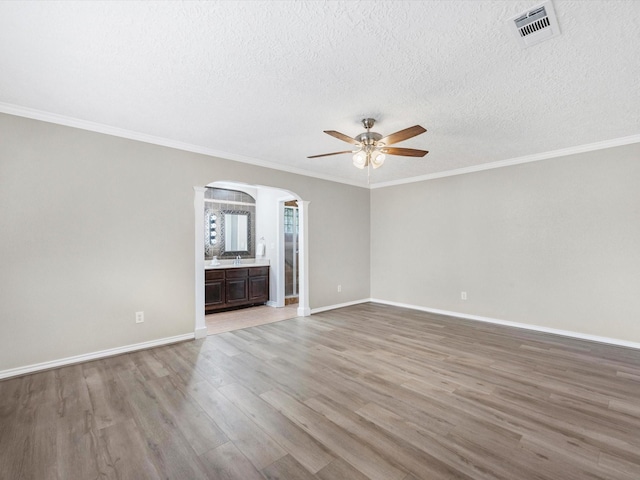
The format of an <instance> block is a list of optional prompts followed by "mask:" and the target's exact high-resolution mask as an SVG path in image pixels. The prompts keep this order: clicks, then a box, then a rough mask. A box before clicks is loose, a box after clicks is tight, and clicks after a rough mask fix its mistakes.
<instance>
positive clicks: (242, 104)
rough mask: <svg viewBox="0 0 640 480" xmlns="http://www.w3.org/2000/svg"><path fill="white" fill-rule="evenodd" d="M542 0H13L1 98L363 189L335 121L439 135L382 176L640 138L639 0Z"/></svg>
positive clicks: (3, 43)
mask: <svg viewBox="0 0 640 480" xmlns="http://www.w3.org/2000/svg"><path fill="white" fill-rule="evenodd" d="M537 3H538V2H536V1H535V0H534V1H489V2H484V1H475V2H470V1H450V0H447V1H429V2H409V1H403V2H395V1H390V2H360V1H349V2H309V1H296V2H272V1H268V2H245V1H242V2H232V1H224V2H184V3H183V2H151V1H147V2H97V1H92V2H53V1H47V2H0V102H1V103H3V104H5V106H6V105H7V104H8V105H17V106H20V107H26V108H31V109H36V110H40V111H44V112H50V113H53V114H58V115H62V116H65V117H70V118H74V119H80V120H86V121H91V122H97V123H100V124H105V125H109V126H114V127H119V128H122V129H126V130H130V131H133V132H139V133H142V134H148V135H153V136H156V137H162V138H166V139H169V140H174V141H179V142H184V143H187V144H192V145H196V146H200V147H204V148H206V149H209V150H211V151H215V152H219V154H220V155H221V156H226V157H228V158H232V159H238V158H242V157H247V158H249V159H255V160H257V161H262V162H271V163H277V164H281V165H282V166H283V168H295V169H302V170H305V171H308V172H312V173H315V174H318V175H325V176H331V177H332V178H336V179H340V180H342V181H346V182H349V183H361V184H365V185H366V182H367V179H366V176H367V174H366V172H363V171H361V170H357V169H356V168H354V167H353V166H352V164H351V160H350V156H349V155H340V156H334V157H327V158H323V159H312V160H310V159H307V158H306V157H307V156H308V155H313V154H320V153H327V152H333V151H340V150H348V149H349V145H348V144H346V143H343V142H341V141H339V140H337V139H334V138H332V137H330V136H328V135H325V134H324V133H322V131H323V130H338V131H340V132H343V133H345V134H348V135H351V136H355V135H356V134H358V133H360V132H361V131H362V130H363V129H362V127H361V125H360V124H359V120H360V119H361V118H362V117H363V116H373V117H374V118H376V119H377V120H378V123H377V124H376V128H374V130H375V131H378V132H380V133H382V134H389V133H392V132H395V131H397V130H400V129H403V128H406V127H409V126H411V125H414V124H421V125H422V126H424V127H425V128H427V130H428V132H427V133H426V134H423V135H420V136H418V137H416V138H414V139H411V140H409V141H406V142H403V143H401V144H398V146H402V147H412V148H420V149H426V150H429V151H430V152H431V153H430V154H429V155H427V156H426V157H424V158H405V157H388V159H387V161H386V163H385V165H384V166H383V167H382V168H380V169H378V170H375V171H374V172H372V178H371V182H372V183H374V184H375V183H379V182H389V181H394V180H398V179H402V178H406V177H415V176H420V175H426V174H433V173H437V172H442V171H447V170H452V169H457V168H463V167H469V166H473V165H478V164H482V163H488V162H495V161H499V160H505V159H511V158H515V157H521V156H524V155H533V154H538V153H541V152H547V151H551V150H557V149H561V148H567V147H573V146H578V145H584V144H588V143H593V142H600V141H605V140H610V139H615V138H620V137H625V136H629V135H636V134H638V133H640V114H639V112H640V60H639V59H640V50H639V47H640V1H603V2H599V1H590V2H584V1H561V0H556V1H555V2H554V7H555V11H556V14H557V17H558V22H559V24H560V30H561V35H560V36H559V37H556V38H553V39H551V40H549V41H547V42H544V43H541V44H539V45H536V46H533V47H531V48H528V49H522V48H521V47H520V46H519V45H518V43H517V42H516V40H515V38H514V36H513V34H512V32H510V31H508V30H507V27H506V25H507V20H508V19H509V18H511V17H513V16H514V15H517V14H518V13H520V12H521V11H523V10H525V9H528V8H530V7H533V6H535V5H537ZM345 147H346V148H345Z"/></svg>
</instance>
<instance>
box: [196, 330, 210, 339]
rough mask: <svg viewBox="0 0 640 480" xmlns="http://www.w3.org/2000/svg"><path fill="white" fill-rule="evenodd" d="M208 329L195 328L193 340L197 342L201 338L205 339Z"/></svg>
mask: <svg viewBox="0 0 640 480" xmlns="http://www.w3.org/2000/svg"><path fill="white" fill-rule="evenodd" d="M208 331H209V329H208V328H207V327H201V328H196V331H195V336H194V337H195V339H196V340H199V339H201V338H205V337H206V336H207V333H208Z"/></svg>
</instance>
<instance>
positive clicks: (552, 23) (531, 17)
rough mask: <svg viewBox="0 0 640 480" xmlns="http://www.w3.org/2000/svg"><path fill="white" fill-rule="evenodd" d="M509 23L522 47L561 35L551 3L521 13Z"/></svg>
mask: <svg viewBox="0 0 640 480" xmlns="http://www.w3.org/2000/svg"><path fill="white" fill-rule="evenodd" d="M509 23H510V25H511V26H512V27H511V28H512V29H513V30H514V32H515V33H516V35H517V38H518V40H519V41H520V44H521V45H522V47H530V46H531V45H535V44H537V43H540V42H544V41H545V40H548V39H550V38H553V37H555V36H557V35H559V34H560V29H559V28H558V20H557V19H556V15H555V12H554V10H553V5H552V3H551V1H547V2H544V3H543V4H540V5H538V6H537V7H535V8H532V9H531V10H527V11H526V12H523V13H521V14H520V15H518V16H516V17H514V18H512V19H511V20H510V22H509Z"/></svg>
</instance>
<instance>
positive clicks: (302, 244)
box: [194, 181, 311, 338]
mask: <svg viewBox="0 0 640 480" xmlns="http://www.w3.org/2000/svg"><path fill="white" fill-rule="evenodd" d="M207 187H218V188H234V187H236V188H237V189H241V190H242V189H243V188H244V189H247V188H249V189H253V190H257V191H258V192H260V194H259V195H258V197H259V201H258V203H259V202H260V200H262V202H263V203H262V204H261V208H259V210H260V211H262V212H263V213H261V215H265V213H264V212H268V214H273V215H274V217H273V218H275V221H276V222H277V225H276V231H277V232H278V233H277V235H271V232H270V234H269V237H270V238H269V239H268V241H267V247H266V248H271V247H272V246H273V248H274V249H275V253H274V255H273V256H272V260H273V261H272V262H271V265H272V269H271V270H272V272H273V273H272V275H273V276H272V280H273V283H274V285H275V287H274V289H273V291H272V292H271V298H270V302H269V303H268V305H271V306H273V307H279V306H283V305H284V289H285V279H284V204H285V202H287V201H291V200H295V201H297V204H298V216H299V219H298V221H299V237H298V251H299V254H298V264H297V268H298V277H299V287H298V292H297V293H298V298H299V303H298V308H297V314H298V316H309V315H310V313H311V309H310V306H309V274H308V273H309V272H308V265H309V263H308V258H309V256H308V255H309V252H308V250H309V242H308V206H309V202H308V201H305V200H303V199H302V198H301V197H300V196H299V195H298V194H296V193H295V192H292V191H290V190H287V189H280V188H275V187H269V186H264V185H250V184H246V183H242V182H235V181H216V182H212V183H210V184H208V185H207ZM205 190H206V187H194V192H195V195H194V215H195V216H194V219H195V259H194V260H195V312H196V314H195V336H196V338H203V337H205V336H206V335H207V327H206V323H205V312H204V269H205V240H204V238H205V230H204V221H203V212H204V208H205ZM260 197H263V198H262V199H260ZM271 209H272V210H271ZM256 217H257V219H259V218H260V217H259V215H258V212H257V215H256ZM261 236H262V237H264V235H261V231H260V229H258V230H257V231H256V238H257V239H260V238H261Z"/></svg>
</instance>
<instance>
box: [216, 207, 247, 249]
mask: <svg viewBox="0 0 640 480" xmlns="http://www.w3.org/2000/svg"><path fill="white" fill-rule="evenodd" d="M220 213H221V215H220V217H221V218H220V220H219V222H220V238H218V242H219V243H220V257H221V258H228V257H235V256H237V255H240V256H246V257H252V256H253V248H254V245H253V242H252V241H251V240H252V237H251V212H248V211H246V210H221V211H220ZM226 214H229V215H246V216H247V245H248V246H249V249H248V250H225V239H226V235H225V230H226V228H227V226H226V223H227V222H226V220H225V215H226Z"/></svg>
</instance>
